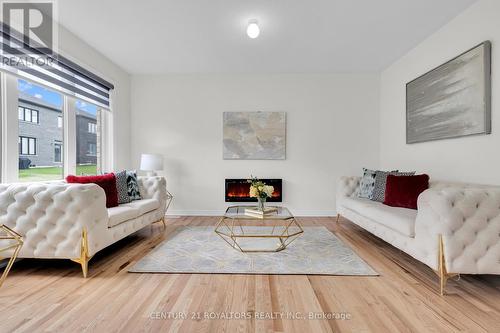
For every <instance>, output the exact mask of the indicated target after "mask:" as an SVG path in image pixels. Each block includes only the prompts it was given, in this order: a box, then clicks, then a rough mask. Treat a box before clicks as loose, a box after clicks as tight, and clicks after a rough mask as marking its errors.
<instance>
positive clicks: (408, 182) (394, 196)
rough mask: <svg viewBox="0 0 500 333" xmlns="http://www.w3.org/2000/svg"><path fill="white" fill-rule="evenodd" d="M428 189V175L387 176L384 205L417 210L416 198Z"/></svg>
mask: <svg viewBox="0 0 500 333" xmlns="http://www.w3.org/2000/svg"><path fill="white" fill-rule="evenodd" d="M428 188H429V176H428V175H425V174H424V175H416V176H395V175H394V176H393V175H389V176H387V183H386V187H385V199H384V204H386V205H388V206H392V207H404V208H411V209H417V198H418V196H419V195H420V193H422V192H423V191H425V190H426V189H428Z"/></svg>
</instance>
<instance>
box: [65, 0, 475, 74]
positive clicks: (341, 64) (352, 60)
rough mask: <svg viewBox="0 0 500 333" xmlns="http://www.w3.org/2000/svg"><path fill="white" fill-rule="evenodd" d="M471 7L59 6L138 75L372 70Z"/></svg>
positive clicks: (300, 2)
mask: <svg viewBox="0 0 500 333" xmlns="http://www.w3.org/2000/svg"><path fill="white" fill-rule="evenodd" d="M475 1H476V0H253V1H252V0H145V1H139V0H83V1H82V0H62V1H59V20H60V22H61V23H62V25H64V26H65V27H66V28H68V29H69V30H70V31H72V32H73V33H75V34H76V35H77V36H79V37H80V38H82V39H83V40H85V41H86V42H87V43H88V44H90V45H92V46H93V47H94V48H96V49H97V50H99V51H100V52H101V53H103V54H104V55H106V56H107V57H108V58H110V59H111V60H112V61H114V62H115V63H117V64H118V65H120V66H121V67H122V68H123V69H125V70H126V71H128V72H130V73H134V74H136V73H186V72H189V73H199V72H210V73H213V72H223V73H228V72H295V73H296V72H334V71H378V70H381V69H383V68H385V67H387V66H388V65H390V64H391V63H392V62H393V61H395V60H396V59H397V58H398V57H400V56H402V55H403V54H405V53H406V52H407V51H408V50H410V49H411V48H412V47H414V46H416V45H417V44H418V43H419V42H420V41H422V40H423V39H424V38H425V37H427V36H429V35H430V34H431V33H432V32H434V31H436V30H437V29H438V28H439V27H441V26H443V25H444V24H445V23H446V22H448V21H449V20H450V19H452V18H453V17H455V16H456V15H457V14H459V13H460V12H461V11H463V10H464V9H465V8H467V7H468V6H469V5H471V4H472V3H474V2H475ZM253 18H256V19H258V20H259V24H260V26H261V35H260V36H259V38H257V39H254V40H252V39H250V38H248V37H247V36H246V33H245V29H246V25H247V22H248V20H249V19H253Z"/></svg>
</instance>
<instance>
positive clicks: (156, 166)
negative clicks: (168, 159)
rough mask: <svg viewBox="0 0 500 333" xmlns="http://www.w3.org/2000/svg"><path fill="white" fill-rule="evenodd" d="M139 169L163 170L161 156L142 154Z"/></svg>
mask: <svg viewBox="0 0 500 333" xmlns="http://www.w3.org/2000/svg"><path fill="white" fill-rule="evenodd" d="M141 170H143V171H157V170H163V156H162V155H158V154H142V155H141Z"/></svg>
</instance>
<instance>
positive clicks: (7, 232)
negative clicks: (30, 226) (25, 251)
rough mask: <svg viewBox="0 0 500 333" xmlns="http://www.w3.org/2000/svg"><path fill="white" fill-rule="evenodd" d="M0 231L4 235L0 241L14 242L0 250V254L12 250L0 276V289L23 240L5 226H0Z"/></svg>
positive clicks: (0, 237)
mask: <svg viewBox="0 0 500 333" xmlns="http://www.w3.org/2000/svg"><path fill="white" fill-rule="evenodd" d="M0 231H1V232H3V233H5V235H1V236H0V240H9V241H13V242H14V244H12V245H8V246H6V247H4V248H1V249H0V253H2V252H5V251H8V250H11V249H14V253H13V254H12V255H11V256H10V259H9V262H8V263H7V266H6V267H5V270H4V271H3V273H2V276H1V277H0V287H1V286H2V284H3V282H4V281H5V279H6V278H7V275H8V274H9V271H10V269H11V268H12V265H13V264H14V261H16V258H17V255H18V254H19V251H20V250H21V247H22V246H23V238H22V237H21V235H19V234H18V233H17V232H15V231H14V230H12V229H11V228H9V227H7V226H6V225H0Z"/></svg>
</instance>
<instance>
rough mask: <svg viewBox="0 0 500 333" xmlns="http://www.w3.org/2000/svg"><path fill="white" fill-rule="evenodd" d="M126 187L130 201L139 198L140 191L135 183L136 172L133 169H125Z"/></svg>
mask: <svg viewBox="0 0 500 333" xmlns="http://www.w3.org/2000/svg"><path fill="white" fill-rule="evenodd" d="M127 189H128V196H129V197H130V201H134V200H141V199H142V197H141V192H140V190H139V184H138V183H137V173H136V172H135V170H130V171H127Z"/></svg>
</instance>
